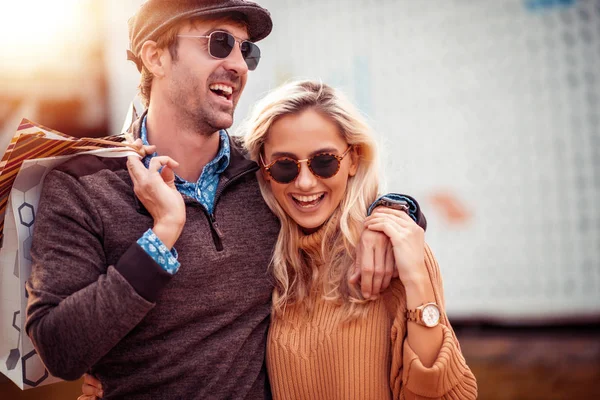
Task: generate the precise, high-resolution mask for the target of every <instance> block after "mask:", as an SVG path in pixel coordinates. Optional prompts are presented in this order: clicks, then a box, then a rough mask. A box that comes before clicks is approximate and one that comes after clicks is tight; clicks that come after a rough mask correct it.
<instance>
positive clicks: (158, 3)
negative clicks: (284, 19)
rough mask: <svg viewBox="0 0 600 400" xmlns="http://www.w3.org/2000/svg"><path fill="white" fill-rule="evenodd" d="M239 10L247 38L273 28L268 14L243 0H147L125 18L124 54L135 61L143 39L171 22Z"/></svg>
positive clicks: (157, 33)
mask: <svg viewBox="0 0 600 400" xmlns="http://www.w3.org/2000/svg"><path fill="white" fill-rule="evenodd" d="M234 12H237V13H240V14H242V15H244V16H245V17H246V19H247V20H248V35H249V39H250V40H251V41H253V42H257V41H259V40H261V39H264V38H266V37H267V36H268V35H269V33H271V29H272V28H273V21H271V14H269V11H268V10H267V9H265V8H263V7H261V6H260V5H258V4H256V3H253V2H251V1H245V0H147V1H146V2H145V3H144V4H142V6H141V7H140V9H139V10H138V12H137V13H136V14H135V15H134V16H133V17H131V18H130V19H129V22H128V24H129V47H130V51H128V58H129V59H132V60H133V61H134V62H136V64H138V69H140V67H141V64H139V58H138V55H139V51H140V50H141V48H142V45H143V44H144V42H145V41H147V40H156V39H157V38H158V37H160V35H161V34H162V33H164V32H165V31H166V30H167V29H169V28H170V27H171V26H173V25H174V24H176V23H178V22H181V21H184V20H187V19H191V18H195V17H202V16H212V15H217V14H219V15H221V14H227V13H234Z"/></svg>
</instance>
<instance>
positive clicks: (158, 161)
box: [148, 156, 179, 171]
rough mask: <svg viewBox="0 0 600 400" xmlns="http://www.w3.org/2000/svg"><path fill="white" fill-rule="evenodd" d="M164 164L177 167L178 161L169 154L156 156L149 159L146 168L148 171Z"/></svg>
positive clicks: (173, 167)
mask: <svg viewBox="0 0 600 400" xmlns="http://www.w3.org/2000/svg"><path fill="white" fill-rule="evenodd" d="M166 165H168V166H169V168H171V169H175V168H177V167H179V163H178V162H177V161H175V160H173V159H172V158H171V157H169V156H156V157H153V158H152V160H150V167H149V168H148V169H149V170H150V171H158V170H159V169H161V168H162V167H164V166H166Z"/></svg>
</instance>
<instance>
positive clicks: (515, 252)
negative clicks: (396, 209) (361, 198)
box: [238, 0, 600, 320]
mask: <svg viewBox="0 0 600 400" xmlns="http://www.w3.org/2000/svg"><path fill="white" fill-rule="evenodd" d="M552 3H553V2H547V1H538V0H530V1H528V0H525V1H522V0H504V1H479V2H473V1H468V0H445V1H443V2H433V1H411V0H402V1H401V0H396V1H392V0H326V1H325V0H263V1H261V4H263V5H265V6H266V7H267V8H269V9H270V10H271V12H272V14H273V18H274V21H275V28H274V30H273V34H272V35H271V36H270V37H269V38H267V39H266V40H265V41H264V42H263V43H261V48H262V49H263V55H264V57H263V59H262V60H261V65H260V66H259V69H257V71H255V72H254V73H253V74H252V76H251V78H250V83H249V85H248V88H247V89H246V94H245V99H244V100H243V102H242V103H241V105H240V107H239V112H238V121H239V119H240V117H242V116H243V115H244V114H245V113H246V112H247V110H248V107H249V106H250V105H251V103H252V102H253V101H254V100H255V99H256V98H257V97H259V96H260V95H261V94H262V93H264V92H265V91H266V90H268V89H269V88H272V87H274V86H276V85H277V84H279V83H281V82H282V81H284V80H286V79H288V78H290V77H311V78H319V79H322V80H323V81H324V82H326V83H330V84H332V85H334V86H337V87H341V88H342V89H344V90H345V91H346V92H347V93H348V94H350V95H351V97H352V98H353V99H354V100H355V101H356V103H357V104H358V105H359V106H360V107H361V109H362V110H363V111H364V112H365V113H367V114H368V115H369V117H370V118H371V121H372V125H373V126H374V127H375V128H376V130H377V132H378V134H379V140H380V143H381V149H382V156H383V159H384V167H385V175H386V177H387V181H388V186H387V188H388V189H389V190H390V191H397V192H404V193H410V194H413V195H415V196H416V197H417V198H418V199H419V200H420V202H421V203H422V205H423V206H424V209H425V213H426V215H427V216H428V219H429V229H428V232H427V236H426V237H427V240H428V242H429V243H430V244H431V246H432V248H433V250H434V252H435V253H436V255H437V256H438V258H439V261H440V264H441V268H442V272H443V275H444V278H445V288H446V297H447V301H448V311H449V313H450V314H452V315H454V316H460V317H484V318H504V317H506V318H510V319H511V320H515V318H517V319H518V318H534V319H535V318H539V319H547V318H555V317H558V318H560V317H572V316H575V315H578V316H594V315H595V316H598V315H600V168H599V167H600V122H599V121H600V103H599V98H600V69H599V65H600V2H599V1H595V0H588V1H584V0H581V1H555V2H554V3H553V4H552Z"/></svg>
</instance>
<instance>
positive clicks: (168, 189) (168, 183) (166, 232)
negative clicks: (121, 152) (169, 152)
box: [127, 156, 185, 249]
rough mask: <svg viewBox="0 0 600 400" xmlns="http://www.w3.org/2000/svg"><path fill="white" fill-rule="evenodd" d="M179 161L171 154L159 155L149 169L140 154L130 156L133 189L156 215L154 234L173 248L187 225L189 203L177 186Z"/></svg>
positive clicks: (128, 166)
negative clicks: (186, 211) (176, 174)
mask: <svg viewBox="0 0 600 400" xmlns="http://www.w3.org/2000/svg"><path fill="white" fill-rule="evenodd" d="M178 166H179V163H178V162H177V161H175V160H173V159H172V158H171V157H167V156H156V157H154V158H152V160H150V167H149V168H146V167H145V166H144V164H142V162H141V161H140V159H139V158H138V157H135V156H129V157H128V158H127V169H128V170H129V175H130V176H131V180H132V181H133V190H134V192H135V194H136V196H137V197H138V198H139V199H140V201H141V202H142V204H143V205H144V207H146V209H147V210H148V212H149V213H150V215H152V218H154V227H153V228H152V231H153V232H154V234H155V235H156V236H157V237H158V238H159V239H160V240H161V241H162V242H163V243H164V245H165V246H167V248H168V249H171V248H172V247H173V245H174V244H175V242H176V241H177V239H178V238H179V235H181V231H182V230H183V225H184V224H185V203H184V201H183V197H181V194H180V193H179V192H178V191H177V188H176V187H175V173H174V172H173V169H175V168H177V167H178Z"/></svg>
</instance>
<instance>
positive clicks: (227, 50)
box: [209, 32, 235, 58]
mask: <svg viewBox="0 0 600 400" xmlns="http://www.w3.org/2000/svg"><path fill="white" fill-rule="evenodd" d="M233 46H235V38H234V37H233V36H231V35H230V34H229V33H227V32H213V33H211V35H210V43H209V50H210V54H211V55H212V56H213V57H216V58H226V57H227V56H229V54H231V50H233Z"/></svg>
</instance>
